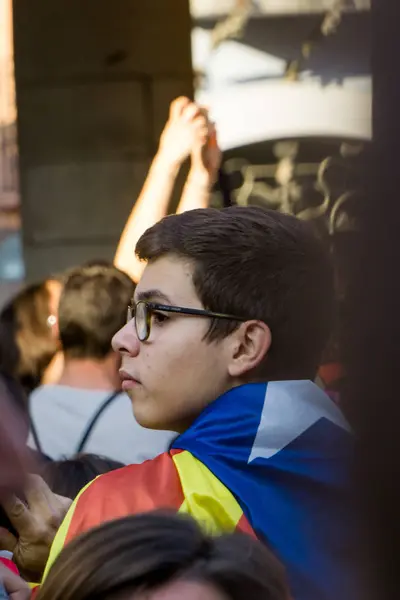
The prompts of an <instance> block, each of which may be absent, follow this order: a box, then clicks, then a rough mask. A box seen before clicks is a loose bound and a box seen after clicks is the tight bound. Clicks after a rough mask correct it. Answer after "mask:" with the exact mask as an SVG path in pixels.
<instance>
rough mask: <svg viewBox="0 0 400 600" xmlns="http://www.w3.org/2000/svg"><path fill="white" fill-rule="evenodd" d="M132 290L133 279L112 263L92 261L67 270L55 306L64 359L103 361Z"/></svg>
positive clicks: (124, 313) (107, 354)
mask: <svg viewBox="0 0 400 600" xmlns="http://www.w3.org/2000/svg"><path fill="white" fill-rule="evenodd" d="M133 292H134V284H133V282H132V280H131V279H130V278H129V277H128V275H126V274H125V273H123V272H122V271H120V270H119V269H117V268H116V267H114V266H112V265H107V264H106V263H93V264H89V265H85V266H83V267H77V268H75V269H71V270H70V271H68V273H67V274H66V276H65V278H64V287H63V291H62V294H61V297H60V303H59V309H58V327H59V336H60V342H61V346H62V349H63V352H64V358H65V360H66V361H67V360H69V359H78V360H80V359H89V360H96V361H103V360H105V359H106V358H107V357H109V356H110V354H111V352H112V348H111V340H112V337H113V335H114V334H115V332H116V331H118V329H119V328H120V327H121V326H122V325H123V323H124V322H125V319H126V310H127V306H128V304H129V301H130V299H131V298H132V295H133Z"/></svg>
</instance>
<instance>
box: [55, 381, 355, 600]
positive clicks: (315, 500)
mask: <svg viewBox="0 0 400 600" xmlns="http://www.w3.org/2000/svg"><path fill="white" fill-rule="evenodd" d="M116 435H117V432H116ZM352 451H353V436H352V434H351V432H350V429H349V426H348V424H347V422H346V421H345V419H344V417H343V415H342V413H341V412H340V410H339V408H338V407H337V406H336V405H335V404H334V403H333V402H332V401H331V400H330V399H329V398H328V397H327V396H326V395H325V394H324V393H323V392H322V391H321V390H320V389H319V388H318V387H317V386H315V385H314V384H313V383H311V382H310V381H286V382H270V383H260V384H249V385H244V386H241V387H238V388H235V389H233V390H231V391H229V392H227V393H226V394H224V395H223V396H221V397H220V398H218V399H217V400H216V401H215V402H213V403H212V404H211V405H210V406H208V407H207V408H206V409H205V410H204V411H203V413H202V414H201V415H200V416H199V417H198V419H197V420H196V421H195V423H194V424H193V425H192V426H191V427H190V428H189V429H188V430H187V431H186V432H185V433H184V434H183V435H181V436H179V437H178V438H177V439H176V441H175V442H174V443H173V445H172V447H171V449H170V451H169V452H167V453H164V454H161V455H160V456H159V457H157V458H156V459H154V460H151V461H147V462H145V463H143V464H141V465H131V466H128V467H125V468H123V469H120V470H118V471H114V472H112V473H108V474H106V475H103V476H101V477H98V478H97V479H96V480H95V481H94V482H92V483H91V484H89V485H88V486H87V487H86V488H85V489H84V490H83V491H82V492H81V493H80V495H79V496H78V498H77V499H76V500H75V502H74V503H73V505H72V507H71V509H70V511H69V513H68V515H67V517H66V519H65V521H64V523H63V525H62V526H61V529H60V530H59V532H58V534H57V536H56V539H55V541H54V544H53V547H52V550H51V554H50V558H49V563H48V566H47V569H46V573H45V576H46V574H47V572H48V569H49V568H50V566H51V564H52V563H53V562H54V560H55V558H56V557H57V555H58V554H59V552H60V551H61V549H62V547H63V546H64V545H65V544H66V543H68V541H70V540H71V539H72V538H74V537H75V536H77V535H79V534H81V533H83V532H84V531H87V530H88V529H90V528H91V527H94V526H96V525H99V524H100V523H103V522H105V521H108V520H111V519H115V518H118V517H123V516H126V515H128V514H134V513H141V512H146V511H149V510H154V509H160V508H170V509H174V510H176V511H179V512H185V513H189V514H191V515H192V516H193V517H194V518H196V519H197V520H198V521H199V522H201V523H202V524H203V526H204V527H205V528H206V529H207V530H208V531H210V532H214V533H218V532H222V531H234V530H241V531H245V532H248V533H249V534H251V535H256V536H257V537H258V538H260V539H261V540H263V541H265V542H266V543H267V544H268V545H269V546H270V547H271V548H272V549H273V550H274V551H275V553H276V554H277V556H278V557H279V558H280V559H281V560H282V562H283V563H284V564H285V565H286V568H287V571H288V574H289V577H290V582H291V587H292V593H293V597H294V599H295V600H353V599H354V597H356V592H355V582H354V579H355V576H354V552H353V545H354V537H355V532H354V515H353V512H352V498H351V490H350V486H349V471H350V464H351V458H352Z"/></svg>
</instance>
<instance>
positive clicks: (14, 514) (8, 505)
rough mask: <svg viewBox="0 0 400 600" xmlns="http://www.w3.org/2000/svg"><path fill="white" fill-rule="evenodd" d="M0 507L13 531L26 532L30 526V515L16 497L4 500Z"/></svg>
mask: <svg viewBox="0 0 400 600" xmlns="http://www.w3.org/2000/svg"><path fill="white" fill-rule="evenodd" d="M2 506H3V508H4V510H5V512H6V515H7V517H8V518H9V519H10V521H11V524H12V526H13V527H15V529H16V530H17V531H18V532H20V531H24V530H26V528H27V527H30V525H31V515H30V513H29V510H28V508H27V507H26V506H25V504H24V503H23V502H22V500H20V499H19V498H17V496H11V497H9V498H7V500H4V501H3V503H2Z"/></svg>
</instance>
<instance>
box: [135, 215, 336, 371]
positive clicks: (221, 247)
mask: <svg viewBox="0 0 400 600" xmlns="http://www.w3.org/2000/svg"><path fill="white" fill-rule="evenodd" d="M136 253H137V255H138V257H139V258H140V259H142V260H147V261H152V260H156V259H157V258H160V257H162V256H164V255H167V254H171V255H176V256H178V257H182V258H184V259H189V260H190V261H191V262H192V264H193V284H194V286H195V289H196V292H197V295H198V297H199V299H200V300H201V302H202V304H203V306H204V307H205V308H206V309H208V310H211V311H217V312H223V313H228V314H233V315H237V316H238V317H245V318H248V319H249V320H250V319H259V320H261V321H264V322H265V323H267V325H268V326H269V328H270V330H271V334H272V344H271V348H270V350H269V352H268V355H267V357H266V359H265V360H264V361H263V363H262V365H260V368H259V375H260V376H261V377H267V378H268V379H306V378H313V377H314V375H315V372H316V370H317V368H318V363H319V360H320V357H321V354H322V351H323V349H324V346H325V343H326V341H327V338H328V335H329V331H330V327H331V320H332V314H333V303H334V291H333V274H332V268H331V264H330V260H329V257H328V253H327V252H326V250H325V248H324V247H323V245H322V242H320V241H319V240H318V239H317V238H316V236H315V234H314V232H313V231H312V229H311V227H310V226H309V224H308V223H305V222H303V221H300V220H298V219H296V218H295V217H291V216H289V215H285V214H281V213H278V212H276V211H272V210H266V209H263V208H260V207H255V206H252V207H237V206H235V207H230V208H225V209H223V210H217V209H212V208H209V209H198V210H193V211H189V212H186V213H183V214H180V215H173V216H169V217H166V218H164V219H163V220H162V221H160V222H159V223H157V224H156V225H154V226H153V227H151V228H150V229H148V230H147V231H146V232H145V233H144V235H143V236H142V237H141V238H140V239H139V241H138V244H137V246H136ZM236 327H238V323H237V322H230V321H222V320H215V321H214V322H213V323H212V324H211V327H210V330H209V332H208V339H209V340H210V341H213V340H215V339H220V338H223V337H225V336H226V335H229V334H230V333H231V332H232V331H234V329H235V328H236Z"/></svg>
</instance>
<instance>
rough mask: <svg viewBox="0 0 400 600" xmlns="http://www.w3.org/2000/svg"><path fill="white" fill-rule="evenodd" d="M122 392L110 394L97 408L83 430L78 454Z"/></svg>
mask: <svg viewBox="0 0 400 600" xmlns="http://www.w3.org/2000/svg"><path fill="white" fill-rule="evenodd" d="M120 393H121V392H120V391H115V392H113V393H112V394H111V396H108V398H106V399H105V400H104V402H103V404H101V405H100V406H99V408H98V409H97V411H96V412H95V413H94V415H93V417H92V418H91V419H90V421H89V423H88V424H87V427H86V429H85V431H84V432H83V435H82V437H81V440H80V442H79V444H78V446H77V448H76V454H79V453H80V452H82V451H83V449H84V447H85V446H86V444H87V441H88V439H89V438H90V436H91V435H92V431H93V429H94V427H95V425H96V423H97V421H98V420H99V418H100V417H101V415H102V414H103V412H104V411H105V410H106V408H108V407H109V406H110V404H111V403H112V402H113V401H114V400H115V398H116V397H117V396H119V395H120ZM32 433H33V431H32ZM33 436H35V434H34V433H33ZM35 442H36V440H35Z"/></svg>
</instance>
